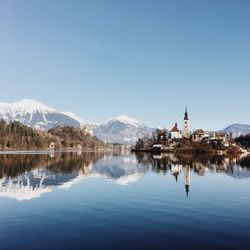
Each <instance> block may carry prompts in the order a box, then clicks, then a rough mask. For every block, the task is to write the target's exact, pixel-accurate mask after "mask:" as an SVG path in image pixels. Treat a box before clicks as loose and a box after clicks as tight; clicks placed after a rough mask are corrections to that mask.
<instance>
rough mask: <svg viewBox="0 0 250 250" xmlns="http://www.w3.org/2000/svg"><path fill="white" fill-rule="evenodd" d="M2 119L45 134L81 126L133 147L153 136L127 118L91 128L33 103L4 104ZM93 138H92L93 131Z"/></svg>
mask: <svg viewBox="0 0 250 250" xmlns="http://www.w3.org/2000/svg"><path fill="white" fill-rule="evenodd" d="M1 119H4V120H5V121H6V122H11V121H19V122H21V123H23V124H25V125H27V126H29V127H32V128H36V129H42V130H48V129H50V128H54V127H56V126H61V125H68V126H73V127H79V126H80V124H89V125H91V127H92V129H93V131H94V135H96V136H97V137H99V138H100V139H101V140H104V141H106V142H109V143H126V144H132V143H134V142H135V141H136V140H137V139H138V138H140V137H143V136H145V135H151V134H152V129H151V128H148V127H146V126H145V125H143V124H142V123H141V122H139V121H137V120H136V119H134V118H131V117H128V116H125V115H121V116H117V117H115V118H112V119H110V120H108V121H107V122H105V123H102V124H96V123H91V124H90V123H88V122H87V121H85V120H84V119H82V118H81V117H79V116H77V115H76V114H74V113H72V112H60V111H57V110H56V109H54V108H51V107H48V106H46V105H45V104H43V103H41V102H38V101H35V100H30V99H23V100H21V101H18V102H13V103H1V102H0V120H1ZM90 129H91V128H90ZM90 134H92V130H91V133H90Z"/></svg>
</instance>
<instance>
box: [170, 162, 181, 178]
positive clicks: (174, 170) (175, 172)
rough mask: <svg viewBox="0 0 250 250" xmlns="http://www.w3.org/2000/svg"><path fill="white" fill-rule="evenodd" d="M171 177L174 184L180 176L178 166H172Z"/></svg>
mask: <svg viewBox="0 0 250 250" xmlns="http://www.w3.org/2000/svg"><path fill="white" fill-rule="evenodd" d="M171 170H172V175H173V176H174V177H175V180H176V182H177V181H178V176H179V174H180V165H173V167H172V169H171Z"/></svg>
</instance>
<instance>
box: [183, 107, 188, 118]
mask: <svg viewBox="0 0 250 250" xmlns="http://www.w3.org/2000/svg"><path fill="white" fill-rule="evenodd" d="M184 120H188V112H187V108H185V115H184Z"/></svg>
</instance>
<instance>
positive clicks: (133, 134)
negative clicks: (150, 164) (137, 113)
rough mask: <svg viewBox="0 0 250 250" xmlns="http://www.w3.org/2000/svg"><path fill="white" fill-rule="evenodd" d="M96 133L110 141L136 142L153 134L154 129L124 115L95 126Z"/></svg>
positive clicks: (104, 139)
mask: <svg viewBox="0 0 250 250" xmlns="http://www.w3.org/2000/svg"><path fill="white" fill-rule="evenodd" d="M93 130H94V134H95V135H96V136H97V137H99V138H100V139H102V140H103V141H106V142H110V143H127V144H131V143H134V142H135V141H136V140H137V139H138V138H141V137H143V136H145V135H151V134H152V129H151V128H148V127H146V126H145V125H143V124H142V123H141V122H139V121H137V120H136V119H134V118H131V117H128V116H125V115H122V116H117V117H115V118H112V119H110V120H108V121H107V122H105V123H103V124H100V125H98V126H97V125H95V126H93Z"/></svg>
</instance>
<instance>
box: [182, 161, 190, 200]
mask: <svg viewBox="0 0 250 250" xmlns="http://www.w3.org/2000/svg"><path fill="white" fill-rule="evenodd" d="M183 168H184V170H183V171H184V185H185V189H186V194H187V197H188V193H189V187H190V166H189V165H184V166H183Z"/></svg>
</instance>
